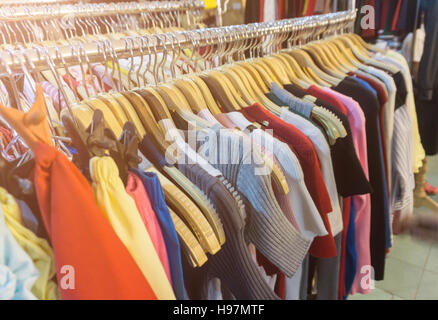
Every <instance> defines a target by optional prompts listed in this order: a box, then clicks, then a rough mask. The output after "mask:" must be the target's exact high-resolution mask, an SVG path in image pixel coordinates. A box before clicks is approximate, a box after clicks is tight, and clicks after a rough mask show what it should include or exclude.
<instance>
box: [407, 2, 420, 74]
mask: <svg viewBox="0 0 438 320" xmlns="http://www.w3.org/2000/svg"><path fill="white" fill-rule="evenodd" d="M416 1H417V8H416V10H415V23H414V30H412V44H411V52H410V56H411V59H410V61H409V68H410V69H411V73H412V72H413V71H414V70H413V67H414V53H415V42H416V40H417V24H418V16H419V15H420V0H416Z"/></svg>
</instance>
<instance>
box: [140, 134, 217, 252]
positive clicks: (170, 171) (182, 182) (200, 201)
mask: <svg viewBox="0 0 438 320" xmlns="http://www.w3.org/2000/svg"><path fill="white" fill-rule="evenodd" d="M142 146H143V148H142V151H143V152H144V153H147V157H148V159H149V160H150V161H151V162H152V163H153V164H154V165H155V167H156V168H160V169H161V170H163V171H164V172H165V173H167V175H168V176H169V177H170V178H171V179H172V180H173V181H174V182H175V183H176V184H177V185H178V186H180V187H181V188H182V189H183V190H185V191H186V193H187V195H189V196H190V198H191V199H192V201H194V203H195V204H196V205H197V206H198V208H199V209H200V210H201V212H202V213H203V215H204V217H205V218H206V219H207V221H208V223H209V225H210V226H211V228H212V230H213V231H214V233H215V236H216V238H217V239H218V241H219V244H220V245H222V244H224V243H225V233H224V230H223V226H222V222H221V220H220V218H219V216H218V214H217V212H216V210H215V209H214V208H213V206H212V204H211V203H210V200H208V198H207V196H206V195H205V194H204V193H203V192H202V191H201V190H200V189H199V188H198V187H197V186H196V185H194V184H193V183H192V182H191V181H190V180H189V179H188V178H187V177H186V176H184V175H183V174H182V172H181V171H179V170H178V169H177V168H176V167H175V166H173V165H169V164H168V163H167V161H166V159H165V158H164V157H163V156H162V155H161V154H160V153H159V151H158V149H156V147H155V145H154V143H153V142H152V140H151V138H150V137H149V136H145V137H144V138H143V143H142ZM206 228H207V229H208V227H206Z"/></svg>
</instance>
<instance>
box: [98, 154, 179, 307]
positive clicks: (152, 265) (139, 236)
mask: <svg viewBox="0 0 438 320" xmlns="http://www.w3.org/2000/svg"><path fill="white" fill-rule="evenodd" d="M90 176H91V179H92V187H93V191H94V196H95V197H96V203H97V205H98V206H99V208H100V210H101V211H102V213H103V214H104V215H105V217H106V218H107V219H108V221H109V222H110V223H111V225H112V227H113V228H114V231H115V232H116V233H117V235H118V236H119V238H120V240H121V241H122V242H123V243H124V245H125V246H126V248H127V249H128V250H129V252H130V253H131V255H132V257H133V258H134V260H135V261H136V262H137V264H138V266H139V268H140V269H141V270H142V272H143V275H144V276H145V278H146V279H147V280H148V282H149V283H150V285H151V287H152V289H153V290H154V292H155V294H156V295H157V298H158V299H166V300H169V299H170V300H173V299H175V295H174V293H173V289H172V286H171V285H170V282H169V279H168V278H167V276H166V273H165V270H164V268H163V265H162V264H161V262H160V259H159V257H158V255H157V252H156V251H155V248H154V246H153V244H152V241H151V238H150V236H149V234H148V232H147V230H146V228H145V226H144V223H143V221H142V220H141V217H140V213H139V212H138V210H137V207H136V205H135V202H134V200H133V199H132V198H131V197H129V195H128V194H127V193H126V191H125V187H124V185H123V182H122V180H121V179H120V177H119V170H118V168H117V165H116V163H115V162H114V160H113V159H112V158H110V157H94V158H92V159H91V160H90Z"/></svg>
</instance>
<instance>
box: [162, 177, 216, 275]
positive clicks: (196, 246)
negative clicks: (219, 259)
mask: <svg viewBox="0 0 438 320" xmlns="http://www.w3.org/2000/svg"><path fill="white" fill-rule="evenodd" d="M163 177H164V176H161V178H163ZM158 178H159V179H160V177H158ZM160 182H161V181H160ZM161 183H162V182H161ZM165 192H166V191H165ZM169 212H170V217H171V218H172V221H173V224H174V225H175V229H176V233H177V234H178V237H179V238H180V239H181V240H182V241H181V244H182V247H183V250H184V252H186V254H187V255H188V257H189V261H190V263H191V264H192V267H202V266H203V265H204V264H205V263H206V262H207V260H208V258H207V256H206V254H205V253H204V250H203V249H202V247H201V245H200V243H199V241H198V239H196V237H195V235H194V234H193V233H192V231H191V230H190V229H189V228H188V227H187V225H186V224H185V223H184V221H183V220H182V219H181V218H180V217H179V216H178V215H177V214H176V213H175V212H174V211H173V210H172V209H171V208H169Z"/></svg>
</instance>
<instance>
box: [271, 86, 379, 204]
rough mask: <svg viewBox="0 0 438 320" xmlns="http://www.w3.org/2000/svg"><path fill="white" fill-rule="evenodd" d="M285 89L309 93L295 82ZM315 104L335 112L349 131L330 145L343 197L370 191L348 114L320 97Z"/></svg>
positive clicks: (302, 95)
mask: <svg viewBox="0 0 438 320" xmlns="http://www.w3.org/2000/svg"><path fill="white" fill-rule="evenodd" d="M284 89H286V90H287V91H289V92H290V93H291V94H293V95H294V96H296V97H299V98H302V97H304V96H305V95H308V94H307V93H306V92H305V91H303V90H301V89H300V88H299V87H297V86H296V85H293V84H290V85H285V86H284ZM274 102H275V101H274ZM315 104H316V105H318V106H321V107H324V108H326V109H327V110H329V111H331V112H333V113H334V114H335V115H336V116H337V117H338V118H339V119H340V120H341V123H342V125H343V126H344V128H345V130H346V131H347V136H346V137H344V138H338V139H336V143H335V144H334V145H330V153H331V156H332V161H333V171H334V174H335V180H336V187H337V189H338V192H339V194H340V195H341V196H343V197H350V196H353V195H359V194H367V193H370V192H371V191H372V188H371V185H370V184H369V182H368V179H367V178H366V175H365V173H364V172H363V169H362V166H361V164H360V161H359V158H358V157H357V154H356V150H355V148H354V144H353V138H352V136H351V128H350V123H349V122H348V118H347V116H345V115H344V114H343V113H342V112H341V111H339V110H338V109H337V108H336V107H334V106H332V105H330V104H328V103H326V102H325V101H322V100H320V99H317V100H316V101H315Z"/></svg>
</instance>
